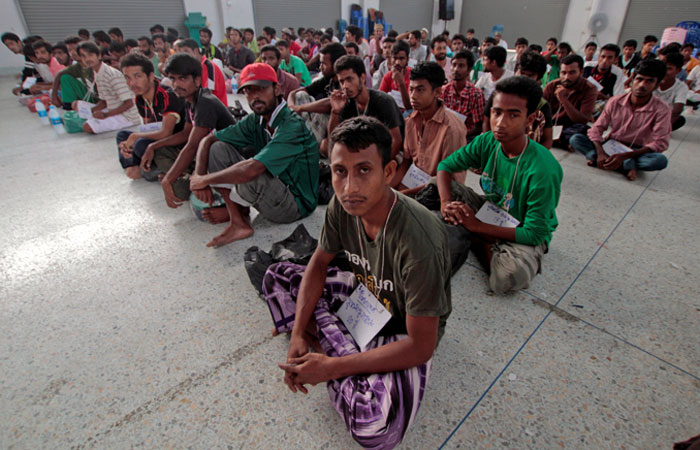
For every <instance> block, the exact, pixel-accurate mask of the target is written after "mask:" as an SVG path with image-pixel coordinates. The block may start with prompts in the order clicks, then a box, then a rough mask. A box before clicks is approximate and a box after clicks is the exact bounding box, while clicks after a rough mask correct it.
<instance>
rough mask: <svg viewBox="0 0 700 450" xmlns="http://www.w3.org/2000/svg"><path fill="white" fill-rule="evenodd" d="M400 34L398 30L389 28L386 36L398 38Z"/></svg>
mask: <svg viewBox="0 0 700 450" xmlns="http://www.w3.org/2000/svg"><path fill="white" fill-rule="evenodd" d="M398 35H399V32H398V31H396V30H389V32H388V33H387V34H386V37H391V38H394V39H396V38H397V37H398Z"/></svg>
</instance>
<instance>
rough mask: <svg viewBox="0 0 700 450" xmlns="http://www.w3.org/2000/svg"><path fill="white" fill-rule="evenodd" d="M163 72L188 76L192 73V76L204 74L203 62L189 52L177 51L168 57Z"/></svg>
mask: <svg viewBox="0 0 700 450" xmlns="http://www.w3.org/2000/svg"><path fill="white" fill-rule="evenodd" d="M163 73H166V74H168V75H169V74H173V75H180V76H183V77H186V76H188V75H192V78H196V77H201V76H202V63H201V62H199V61H197V58H195V57H194V56H192V55H190V54H187V53H176V54H174V55H172V56H171V57H170V58H168V61H167V62H166V63H165V67H164V68H163Z"/></svg>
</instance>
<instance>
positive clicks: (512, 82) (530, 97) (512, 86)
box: [491, 76, 542, 115]
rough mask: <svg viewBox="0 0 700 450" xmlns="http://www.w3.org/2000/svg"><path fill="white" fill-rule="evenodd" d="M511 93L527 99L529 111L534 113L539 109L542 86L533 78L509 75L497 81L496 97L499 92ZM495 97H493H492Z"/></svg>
mask: <svg viewBox="0 0 700 450" xmlns="http://www.w3.org/2000/svg"><path fill="white" fill-rule="evenodd" d="M499 92H500V93H502V94H511V95H515V96H516V97H520V98H523V99H525V100H527V113H528V115H529V114H532V113H533V112H535V111H537V107H538V106H539V104H540V101H541V100H542V86H541V85H540V83H539V82H537V81H535V80H533V79H532V78H528V77H523V76H517V77H508V78H506V79H505V80H501V81H499V82H498V83H496V90H495V91H493V96H494V97H495V96H496V94H497V93H499ZM491 98H493V97H491Z"/></svg>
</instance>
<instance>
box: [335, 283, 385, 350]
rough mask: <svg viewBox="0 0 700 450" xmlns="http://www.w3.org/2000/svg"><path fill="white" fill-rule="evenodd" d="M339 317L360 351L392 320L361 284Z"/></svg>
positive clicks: (343, 307)
mask: <svg viewBox="0 0 700 450" xmlns="http://www.w3.org/2000/svg"><path fill="white" fill-rule="evenodd" d="M338 317H339V318H340V320H342V321H343V324H344V325H345V328H347V329H348V331H349V332H350V334H351V335H352V337H353V338H354V339H355V342H356V343H357V345H358V346H359V347H360V349H361V350H364V349H365V347H367V344H368V343H369V341H371V340H372V339H374V337H375V336H376V335H377V333H379V331H380V330H381V329H382V328H383V327H384V325H386V323H387V322H388V321H389V319H391V313H390V312H389V311H387V310H386V308H385V307H384V305H382V304H381V303H380V302H379V300H377V297H375V296H374V294H372V293H371V292H370V291H369V289H367V287H366V286H365V285H364V284H362V283H359V284H358V286H357V289H355V291H353V293H352V294H351V295H350V297H348V299H347V300H345V303H343V306H341V307H340V309H339V310H338Z"/></svg>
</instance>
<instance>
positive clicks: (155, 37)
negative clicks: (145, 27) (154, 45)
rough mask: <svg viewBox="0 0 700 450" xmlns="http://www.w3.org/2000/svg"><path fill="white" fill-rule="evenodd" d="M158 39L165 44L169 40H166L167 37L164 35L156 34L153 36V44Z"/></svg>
mask: <svg viewBox="0 0 700 450" xmlns="http://www.w3.org/2000/svg"><path fill="white" fill-rule="evenodd" d="M156 39H160V40H162V41H163V42H167V39H166V38H165V35H164V34H163V33H156V34H154V35H152V36H151V42H153V41H155V40H156Z"/></svg>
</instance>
